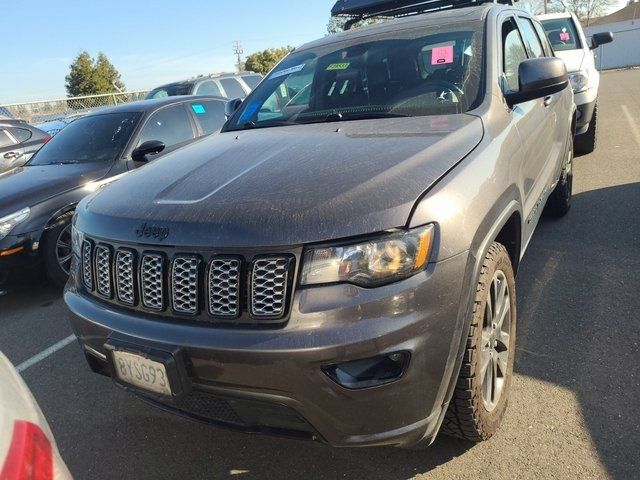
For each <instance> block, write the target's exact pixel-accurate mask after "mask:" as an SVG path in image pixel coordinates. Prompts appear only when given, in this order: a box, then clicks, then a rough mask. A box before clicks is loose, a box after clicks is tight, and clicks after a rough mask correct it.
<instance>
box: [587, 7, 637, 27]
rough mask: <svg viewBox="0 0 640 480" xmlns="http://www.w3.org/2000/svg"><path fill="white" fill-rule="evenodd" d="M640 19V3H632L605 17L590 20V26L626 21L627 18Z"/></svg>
mask: <svg viewBox="0 0 640 480" xmlns="http://www.w3.org/2000/svg"><path fill="white" fill-rule="evenodd" d="M636 19H637V20H640V3H638V2H636V3H630V4H629V5H627V6H626V7H624V8H621V9H620V10H618V11H616V12H613V13H611V14H609V15H605V16H604V17H598V18H595V19H593V20H591V21H590V22H589V26H590V27H592V26H594V25H604V24H606V23H616V22H625V21H627V20H636Z"/></svg>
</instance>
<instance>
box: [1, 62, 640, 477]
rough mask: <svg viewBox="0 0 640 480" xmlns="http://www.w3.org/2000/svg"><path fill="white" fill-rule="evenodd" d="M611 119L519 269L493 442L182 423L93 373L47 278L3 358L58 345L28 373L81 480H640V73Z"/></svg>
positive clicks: (7, 325) (22, 302) (16, 299)
mask: <svg viewBox="0 0 640 480" xmlns="http://www.w3.org/2000/svg"><path fill="white" fill-rule="evenodd" d="M599 116H600V118H599V122H600V125H599V127H600V137H599V145H598V148H597V150H596V152H595V153H594V154H591V155H587V156H582V157H578V158H576V160H575V163H574V173H575V178H574V199H573V207H572V211H571V212H570V213H569V215H568V216H567V217H565V218H563V219H560V220H548V219H543V220H542V222H541V224H540V225H539V227H538V230H537V232H536V234H535V236H534V238H533V241H532V243H531V245H530V247H529V250H528V252H527V254H526V256H525V259H524V261H523V264H522V267H521V270H520V272H519V276H518V299H517V301H518V314H519V315H518V341H517V344H518V347H517V357H516V365H515V372H516V375H515V378H514V383H513V389H512V392H511V403H510V407H509V410H508V412H507V415H506V418H505V421H504V424H503V426H502V428H501V430H500V431H499V432H498V433H497V435H496V436H495V437H494V438H493V439H491V440H490V441H488V442H484V443H482V444H469V443H465V442H461V441H458V440H455V439H450V438H448V437H445V436H441V437H440V438H438V440H437V441H436V443H435V444H434V445H433V446H432V447H431V448H430V449H428V450H425V451H403V450H398V449H391V448H376V449H333V448H330V447H328V446H325V445H321V444H316V443H311V442H304V441H295V440H288V439H281V438H272V437H261V436H248V435H244V434H241V433H235V432H229V431H226V430H223V429H218V428H212V427H209V426H206V425H202V424H199V423H195V422H191V421H188V420H184V419H182V418H178V417H174V416H171V415H169V414H166V413H163V412H161V411H159V410H156V409H154V408H152V407H150V406H148V405H147V404H145V403H143V402H142V401H140V400H138V399H137V398H135V397H134V396H132V395H129V394H127V393H125V392H124V391H122V390H120V389H118V388H116V387H115V386H114V385H113V384H112V383H111V381H110V380H109V379H107V378H104V377H100V376H97V375H94V374H92V373H91V372H90V371H89V369H88V367H87V366H86V364H85V360H84V357H83V355H82V353H81V351H80V348H79V347H78V345H77V344H76V343H75V342H73V341H67V342H64V341H63V340H65V339H67V338H68V337H69V335H70V334H71V329H70V327H69V325H68V323H67V318H66V310H65V306H64V303H63V302H62V300H61V292H60V291H59V290H57V289H56V288H54V287H52V286H50V285H48V284H47V283H46V282H44V280H43V279H42V278H41V275H38V274H33V273H25V274H24V275H21V277H20V278H19V279H17V280H15V281H14V282H12V284H11V286H12V290H11V291H10V292H9V293H7V294H6V295H5V296H3V297H0V350H1V351H3V352H4V353H5V354H6V355H7V356H8V357H9V359H10V360H11V361H12V362H13V363H14V364H16V365H18V364H22V363H23V362H25V361H27V360H29V359H31V358H32V357H33V356H34V355H37V354H39V353H41V352H42V351H44V350H46V349H48V348H49V347H51V346H53V345H55V348H54V349H51V350H56V351H54V352H51V350H49V352H47V353H49V355H48V356H46V357H45V358H44V359H42V360H41V361H39V362H37V363H35V364H34V365H32V366H28V365H26V366H27V368H25V369H24V371H23V376H24V378H25V380H26V382H27V384H28V385H29V387H30V388H31V389H32V391H33V393H34V395H35V397H36V399H37V400H38V402H39V403H40V406H41V407H42V409H43V411H44V413H45V415H46V416H47V418H48V420H49V422H50V424H51V427H52V429H53V432H54V434H55V436H56V439H57V441H58V444H59V447H60V451H61V454H62V456H63V458H64V459H65V461H66V462H67V464H68V466H69V468H70V470H71V472H72V473H73V474H74V475H75V477H76V478H78V479H92V478H102V479H104V478H137V479H146V478H153V479H161V478H189V479H199V478H228V477H233V478H246V479H253V478H305V479H314V478H319V479H320V478H321V479H331V478H336V479H337V478H340V479H342V478H367V479H378V478H380V479H388V480H400V479H409V478H420V479H432V478H455V479H466V478H469V479H478V478H563V479H565V478H582V479H586V478H619V479H630V478H640V413H639V411H640V360H639V358H640V274H638V272H640V247H639V245H640V221H639V219H640V70H637V69H636V70H628V71H615V72H607V73H604V74H603V75H602V80H601V97H600V101H599ZM60 341H63V342H62V343H58V342H60ZM56 344H57V345H56ZM23 367H25V365H23ZM397 408H402V405H398V406H397Z"/></svg>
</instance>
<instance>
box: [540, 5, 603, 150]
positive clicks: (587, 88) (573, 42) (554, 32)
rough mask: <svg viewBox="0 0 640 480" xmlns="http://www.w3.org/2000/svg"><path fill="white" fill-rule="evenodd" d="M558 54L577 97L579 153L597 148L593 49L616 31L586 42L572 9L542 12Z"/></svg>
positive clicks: (597, 74)
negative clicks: (562, 11) (565, 67)
mask: <svg viewBox="0 0 640 480" xmlns="http://www.w3.org/2000/svg"><path fill="white" fill-rule="evenodd" d="M538 18H539V19H540V21H541V22H542V26H543V27H544V29H545V31H546V32H547V36H548V37H549V40H550V41H551V45H552V47H553V50H554V51H555V54H556V56H557V57H559V58H561V59H562V60H564V63H565V64H566V65H567V70H568V71H569V80H570V82H571V88H573V93H574V100H575V103H576V105H577V107H578V114H577V118H576V120H577V122H576V138H575V148H576V151H577V152H579V153H591V152H593V151H594V150H595V148H596V144H597V138H598V86H599V85H600V72H598V70H596V64H595V59H594V55H593V50H594V49H595V48H597V47H599V46H600V45H604V44H605V43H610V42H612V41H613V33H611V32H601V33H596V34H595V35H593V37H592V38H591V43H589V42H587V39H586V37H585V34H584V31H583V30H582V25H581V24H580V20H578V18H577V17H576V16H575V14H573V13H570V12H564V13H550V14H547V15H539V16H538Z"/></svg>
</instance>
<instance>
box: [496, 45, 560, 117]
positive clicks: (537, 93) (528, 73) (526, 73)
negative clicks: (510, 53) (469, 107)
mask: <svg viewBox="0 0 640 480" xmlns="http://www.w3.org/2000/svg"><path fill="white" fill-rule="evenodd" d="M518 76H519V79H520V80H519V82H520V89H519V90H518V91H517V92H507V93H505V95H504V96H505V98H506V100H507V103H508V104H509V106H511V107H512V106H514V105H516V104H518V103H523V102H528V101H529V100H535V99H536V98H542V97H546V96H548V95H553V94H554V93H557V92H561V91H562V90H564V89H565V88H567V86H568V85H569V77H568V76H567V67H566V66H565V64H564V61H562V60H561V59H560V58H555V57H541V58H530V59H528V60H525V61H523V62H522V63H520V66H519V67H518Z"/></svg>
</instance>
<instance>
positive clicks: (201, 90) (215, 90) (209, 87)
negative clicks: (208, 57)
mask: <svg viewBox="0 0 640 480" xmlns="http://www.w3.org/2000/svg"><path fill="white" fill-rule="evenodd" d="M194 95H214V96H216V97H222V96H223V95H222V92H221V91H220V88H219V87H218V85H217V84H216V82H214V81H213V80H209V81H207V82H203V83H201V84H200V85H198V89H197V90H196V91H195V92H194Z"/></svg>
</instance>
